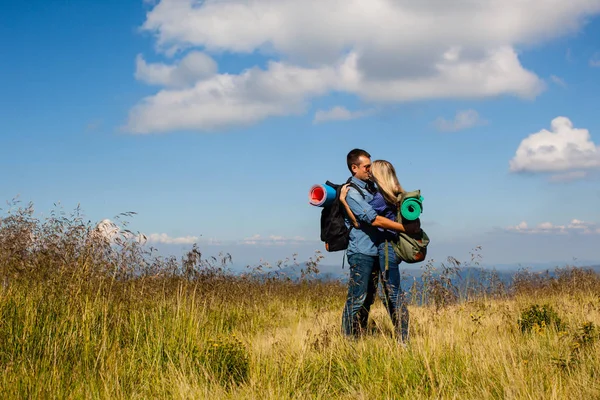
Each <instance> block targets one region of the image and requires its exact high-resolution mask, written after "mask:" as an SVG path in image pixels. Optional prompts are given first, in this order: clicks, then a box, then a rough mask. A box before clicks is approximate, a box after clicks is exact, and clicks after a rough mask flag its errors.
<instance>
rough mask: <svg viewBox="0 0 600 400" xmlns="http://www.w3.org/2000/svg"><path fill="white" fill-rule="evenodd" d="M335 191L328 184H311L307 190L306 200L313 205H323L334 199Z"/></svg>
mask: <svg viewBox="0 0 600 400" xmlns="http://www.w3.org/2000/svg"><path fill="white" fill-rule="evenodd" d="M335 193H336V192H335V189H334V188H332V187H331V186H329V185H325V184H324V185H313V186H312V187H311V188H310V191H309V192H308V202H309V204H310V205H313V206H315V207H325V206H327V205H329V204H330V203H331V202H332V201H333V199H335Z"/></svg>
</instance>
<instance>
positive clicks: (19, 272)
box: [0, 208, 600, 399]
mask: <svg viewBox="0 0 600 400" xmlns="http://www.w3.org/2000/svg"><path fill="white" fill-rule="evenodd" d="M31 215H32V209H30V208H26V209H19V210H17V211H16V212H11V213H9V214H8V216H5V217H2V218H0V283H1V284H0V371H1V373H2V374H1V376H0V393H2V397H3V398H11V399H12V398H15V399H18V398H23V399H30V398H36V399H38V398H67V399H138V398H139V399H149V398H151V399H163V398H164V399H190V398H201V399H204V398H206V399H216V398H218V399H222V398H223V399H228V398H231V399H240V398H243V399H288V398H289V399H292V398H293V399H297V398H311V399H312V398H315V399H331V398H340V399H401V398H410V399H421V398H435V399H439V398H443V399H488V398H493V399H506V398H510V399H563V398H575V399H594V398H596V399H597V398H600V340H599V339H598V327H599V326H600V277H599V276H598V275H596V274H593V273H591V272H587V271H584V270H582V269H577V268H570V269H564V270H560V271H557V272H558V274H557V276H556V277H550V276H543V275H542V276H540V275H534V274H528V273H526V272H524V273H522V274H519V275H518V276H517V277H516V278H515V280H514V282H513V283H512V285H510V286H508V287H502V286H498V285H496V284H494V285H493V288H492V289H493V290H488V289H490V288H491V286H490V285H491V283H490V282H492V281H493V280H494V279H493V277H491V278H490V281H489V282H474V283H473V286H472V287H471V288H470V289H469V291H463V292H461V290H458V288H457V287H454V286H453V284H452V282H451V281H450V280H449V279H448V278H449V277H450V275H452V274H453V273H455V272H456V271H457V270H459V269H460V263H458V262H457V261H456V260H454V259H452V258H451V257H450V258H449V261H448V262H449V264H450V266H449V267H443V268H442V269H441V271H440V272H441V274H437V275H436V274H434V273H433V272H434V271H432V268H431V265H428V266H427V265H426V266H424V274H423V276H424V277H425V278H426V280H425V282H426V284H425V285H423V286H420V287H417V286H414V287H413V288H412V289H411V290H413V295H414V298H415V299H425V300H426V301H425V302H424V303H423V304H422V305H417V303H413V304H411V305H410V307H409V311H410V336H411V341H410V344H409V345H408V346H407V347H406V348H404V347H402V346H401V345H399V344H398V342H397V341H396V339H395V338H394V335H393V329H392V327H391V323H390V321H389V317H388V316H387V314H386V313H385V312H384V309H383V306H382V304H381V301H380V300H379V299H377V300H376V303H375V305H374V307H373V309H372V313H371V315H372V318H371V321H370V328H369V330H368V333H367V334H366V335H365V336H364V337H362V338H360V339H359V340H348V339H347V338H345V337H343V336H342V335H341V334H340V325H341V313H342V308H343V306H344V301H345V295H346V288H345V286H344V285H343V284H341V283H338V282H331V283H320V282H317V281H314V280H311V279H310V276H311V273H312V272H314V270H315V269H317V268H318V261H319V259H320V258H319V256H318V255H317V257H316V259H315V260H314V263H312V264H311V265H310V266H309V268H308V269H307V271H306V272H307V275H306V279H304V280H302V281H300V282H291V281H289V280H286V279H285V278H282V279H269V280H264V279H262V280H261V279H258V278H257V277H256V276H255V275H253V274H248V275H246V276H238V277H235V276H231V275H229V274H228V273H227V272H226V271H225V270H224V269H223V264H221V263H219V260H217V259H214V260H212V261H211V259H208V261H207V259H206V258H203V257H202V255H201V253H200V252H199V250H198V249H197V248H195V247H194V248H193V249H192V251H190V253H189V254H188V255H187V256H186V257H184V258H183V259H182V260H181V262H179V261H177V260H175V259H165V260H163V259H159V258H153V257H152V255H151V254H150V255H149V254H147V253H145V252H144V250H143V249H142V248H141V247H139V246H137V245H136V244H135V242H131V241H127V240H124V241H117V242H116V245H115V242H114V241H113V242H107V241H105V240H104V239H102V238H98V237H97V236H94V234H93V232H94V230H93V228H92V227H90V226H89V225H86V224H84V223H83V222H82V221H83V218H81V217H79V216H78V215H75V216H72V217H70V218H69V217H64V216H61V215H52V216H51V218H49V219H48V220H47V221H46V222H44V223H41V222H40V221H37V220H35V219H34V218H33V217H32V216H31ZM222 258H223V259H224V260H226V259H227V255H225V256H222ZM475 287H477V288H481V290H479V289H477V290H471V289H473V288H475ZM466 294H468V296H467V295H466ZM555 322H560V323H555Z"/></svg>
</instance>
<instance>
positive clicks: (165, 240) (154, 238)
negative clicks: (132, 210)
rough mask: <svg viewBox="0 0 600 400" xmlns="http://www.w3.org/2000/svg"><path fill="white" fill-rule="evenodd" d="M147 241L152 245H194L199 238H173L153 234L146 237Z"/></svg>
mask: <svg viewBox="0 0 600 400" xmlns="http://www.w3.org/2000/svg"><path fill="white" fill-rule="evenodd" d="M146 238H147V241H148V242H150V243H162V244H194V243H196V242H198V239H199V237H198V236H181V237H171V236H169V235H167V234H166V233H151V234H150V235H147V236H146Z"/></svg>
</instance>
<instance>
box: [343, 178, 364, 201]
mask: <svg viewBox="0 0 600 400" xmlns="http://www.w3.org/2000/svg"><path fill="white" fill-rule="evenodd" d="M346 183H349V184H350V186H352V187H353V188H354V189H356V190H357V191H358V193H360V195H361V196H362V198H363V199H364V198H365V194H364V193H363V191H362V189H361V188H360V187H358V185H357V184H356V183H354V182H352V177H350V178H348V180H347V181H346Z"/></svg>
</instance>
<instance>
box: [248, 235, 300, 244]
mask: <svg viewBox="0 0 600 400" xmlns="http://www.w3.org/2000/svg"><path fill="white" fill-rule="evenodd" d="M309 242H310V241H309V240H307V239H305V238H303V237H301V236H294V237H292V238H286V237H283V236H278V235H270V236H268V237H263V236H261V235H258V234H256V235H253V236H251V237H248V238H245V239H243V240H242V241H240V242H239V244H243V245H249V246H285V245H299V244H305V243H309Z"/></svg>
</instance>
